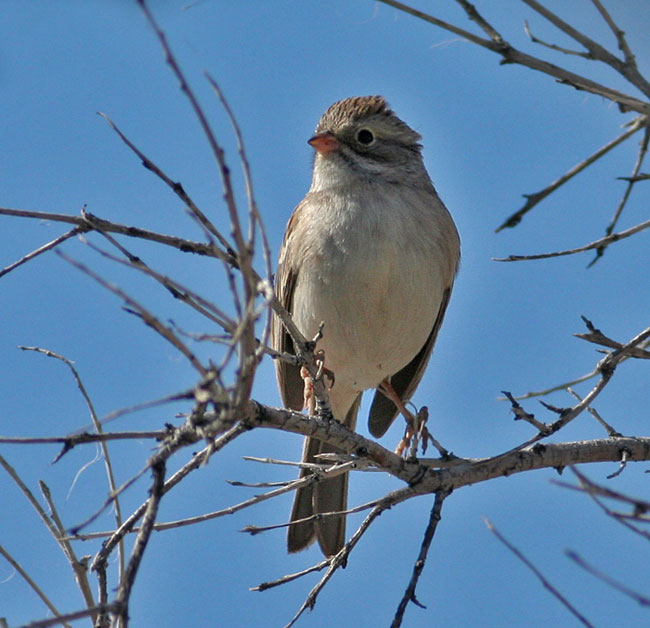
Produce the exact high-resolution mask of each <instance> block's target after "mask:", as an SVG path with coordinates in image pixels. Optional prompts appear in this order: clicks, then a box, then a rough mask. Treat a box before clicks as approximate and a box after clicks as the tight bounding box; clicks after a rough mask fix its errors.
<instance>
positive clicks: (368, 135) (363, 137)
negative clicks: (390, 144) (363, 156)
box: [357, 129, 375, 146]
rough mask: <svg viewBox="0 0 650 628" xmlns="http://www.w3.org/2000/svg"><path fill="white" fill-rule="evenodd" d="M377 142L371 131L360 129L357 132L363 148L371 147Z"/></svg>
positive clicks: (358, 140)
mask: <svg viewBox="0 0 650 628" xmlns="http://www.w3.org/2000/svg"><path fill="white" fill-rule="evenodd" d="M374 141H375V136H374V134H373V132H372V131H371V130H370V129H359V130H358V131H357V142H359V144H362V145H363V146H370V145H371V144H372V143H373V142H374Z"/></svg>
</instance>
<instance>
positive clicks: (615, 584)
mask: <svg viewBox="0 0 650 628" xmlns="http://www.w3.org/2000/svg"><path fill="white" fill-rule="evenodd" d="M565 554H566V555H567V556H568V557H569V558H570V559H571V560H572V561H573V562H575V563H576V564H577V565H578V566H580V567H582V568H583V569H584V570H585V571H586V572H587V573H590V574H591V575H592V576H594V577H595V578H598V580H601V581H602V582H604V583H605V584H607V585H608V586H610V587H612V588H613V589H616V590H617V591H620V592H621V593H623V595H627V596H628V597H630V598H632V599H633V600H634V601H635V602H637V603H638V604H640V605H641V606H650V598H649V597H647V596H645V595H642V594H641V593H637V592H636V591H634V590H633V589H631V588H630V587H628V586H626V585H624V584H622V583H620V582H619V581H618V580H615V579H614V578H612V577H611V576H608V575H607V574H606V573H603V572H602V571H600V570H599V569H596V568H595V567H593V566H592V565H590V564H589V563H588V562H587V561H586V560H585V559H584V558H582V557H581V556H580V555H579V554H578V553H577V552H574V551H572V550H566V552H565Z"/></svg>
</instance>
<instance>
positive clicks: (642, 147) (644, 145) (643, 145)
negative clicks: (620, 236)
mask: <svg viewBox="0 0 650 628" xmlns="http://www.w3.org/2000/svg"><path fill="white" fill-rule="evenodd" d="M649 141H650V126H646V128H645V133H644V134H643V138H642V139H641V142H640V144H639V153H638V155H637V158H636V163H635V164H634V168H633V170H632V176H631V177H629V178H628V181H627V186H626V188H625V192H624V193H623V197H622V198H621V200H620V201H619V204H618V207H617V208H616V211H615V212H614V216H613V217H612V220H611V222H610V223H609V225H607V229H605V236H609V235H610V234H611V233H612V231H614V228H615V227H616V224H617V223H618V219H619V218H620V217H621V213H622V212H623V208H624V207H625V205H626V204H627V201H628V199H629V198H630V194H631V193H632V188H633V187H634V185H635V184H636V183H638V181H639V179H638V175H639V172H640V171H641V166H642V165H643V160H644V159H645V156H646V154H647V152H648V142H649ZM606 246H607V244H601V246H599V247H598V248H597V249H596V257H594V259H593V260H592V261H591V262H590V263H589V266H593V265H594V264H595V263H596V262H597V261H598V260H599V259H600V258H601V257H602V255H603V253H604V252H605V248H606Z"/></svg>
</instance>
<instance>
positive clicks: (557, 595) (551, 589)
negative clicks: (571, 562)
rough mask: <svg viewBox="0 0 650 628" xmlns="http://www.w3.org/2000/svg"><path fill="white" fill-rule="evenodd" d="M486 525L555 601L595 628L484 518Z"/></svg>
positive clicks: (579, 619)
mask: <svg viewBox="0 0 650 628" xmlns="http://www.w3.org/2000/svg"><path fill="white" fill-rule="evenodd" d="M484 521H485V525H486V526H487V528H488V530H489V531H490V532H492V534H494V536H496V537H497V539H499V541H501V543H503V544H504V545H505V546H506V547H507V548H508V549H509V550H510V551H511V552H512V553H513V554H514V555H515V556H516V557H517V558H518V559H519V560H520V561H521V562H522V563H524V565H526V567H528V569H530V571H532V572H533V573H534V574H535V576H537V578H538V580H539V581H540V582H541V583H542V586H543V587H544V588H545V589H546V590H547V591H549V592H550V593H551V594H552V595H553V597H555V599H557V600H558V601H559V602H560V603H561V604H562V605H563V606H564V607H565V608H566V609H567V610H568V611H569V612H570V613H571V614H572V615H573V616H574V617H575V618H576V619H577V620H578V621H580V623H581V624H582V625H583V626H587V627H588V628H594V625H593V624H592V623H591V622H590V621H589V620H588V619H587V618H586V617H585V616H584V615H582V613H580V612H578V610H577V609H576V608H575V607H574V606H573V604H571V602H569V600H567V598H566V597H565V596H564V595H562V593H560V591H559V590H558V589H556V588H555V587H554V586H553V585H552V584H551V582H550V581H549V580H548V579H547V578H546V577H545V576H544V574H542V572H541V571H540V570H539V569H537V567H535V565H533V563H531V562H530V560H528V558H526V556H524V554H523V553H522V552H521V551H520V550H518V549H517V548H516V547H515V546H514V545H512V543H510V542H509V541H508V540H507V539H506V538H505V537H504V536H503V535H502V534H501V533H500V532H499V531H498V530H497V529H496V528H495V527H494V525H493V524H492V523H491V522H490V521H489V520H488V519H486V518H485V517H484Z"/></svg>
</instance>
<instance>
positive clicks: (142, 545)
mask: <svg viewBox="0 0 650 628" xmlns="http://www.w3.org/2000/svg"><path fill="white" fill-rule="evenodd" d="M150 466H151V470H152V472H153V482H152V485H151V491H150V492H151V496H150V497H149V503H148V504H147V510H146V511H145V513H144V516H143V518H142V526H141V527H140V531H139V532H138V536H137V538H136V540H135V543H134V544H133V550H132V551H131V557H130V558H129V563H128V565H127V567H126V570H125V572H124V575H123V577H122V578H121V579H120V586H119V588H118V590H117V595H116V596H115V603H116V604H117V605H118V607H119V614H118V626H119V627H120V628H128V623H129V599H130V597H131V591H132V590H133V585H134V583H135V577H136V575H137V573H138V569H139V568H140V563H141V562H142V557H143V555H144V551H145V549H146V547H147V544H148V543H149V537H150V536H151V532H152V530H153V526H154V523H155V522H156V517H157V515H158V507H159V505H160V500H161V499H162V496H163V487H164V484H165V462H164V460H162V459H157V460H155V461H154V462H152V463H151V465H150Z"/></svg>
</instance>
